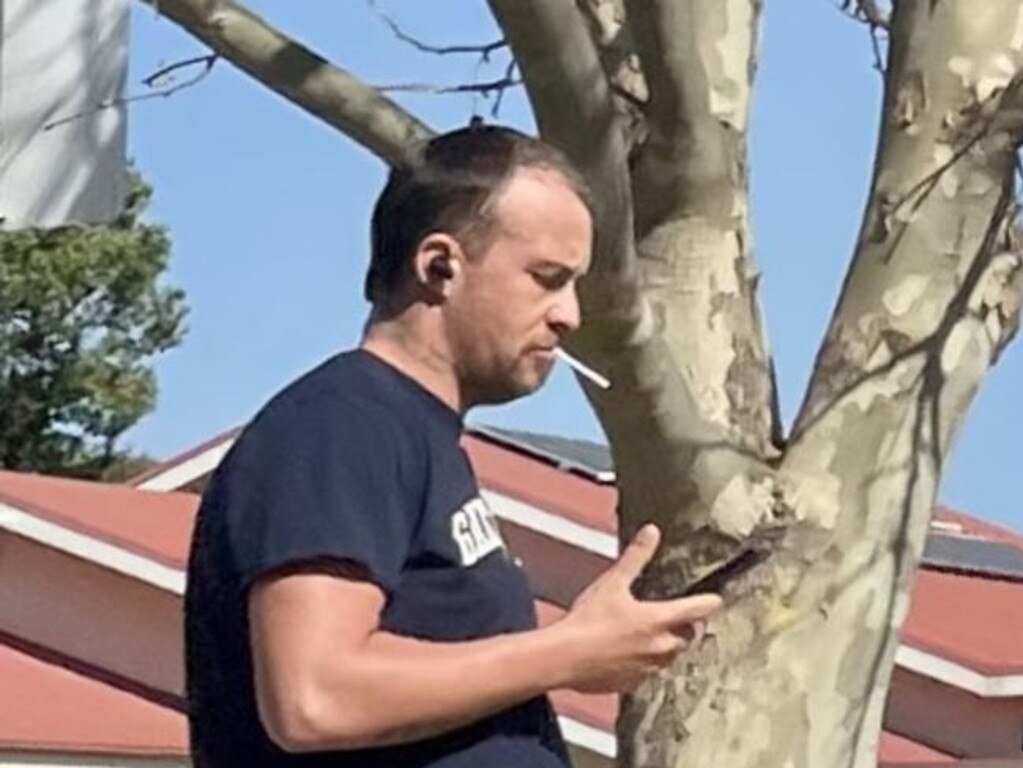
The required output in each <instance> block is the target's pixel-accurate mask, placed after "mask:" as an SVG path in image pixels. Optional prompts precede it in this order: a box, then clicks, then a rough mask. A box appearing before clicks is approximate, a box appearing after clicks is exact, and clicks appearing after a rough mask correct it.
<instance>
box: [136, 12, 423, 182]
mask: <svg viewBox="0 0 1023 768" xmlns="http://www.w3.org/2000/svg"><path fill="white" fill-rule="evenodd" d="M143 2H145V3H147V4H149V5H151V6H152V7H153V8H155V9H156V10H157V11H158V12H159V13H160V14H161V15H162V16H165V17H166V18H168V19H170V20H171V21H173V22H174V23H176V24H178V25H179V26H181V27H182V28H183V29H184V30H185V31H187V32H189V33H191V34H192V35H194V36H195V37H197V38H199V39H200V40H202V41H203V42H204V43H206V44H207V45H208V46H209V47H210V48H211V49H212V50H213V51H214V52H215V53H216V54H217V55H219V56H221V57H223V58H224V59H226V60H227V61H230V62H231V63H232V64H234V65H235V66H237V67H238V68H240V69H242V70H243V71H245V72H247V73H248V74H249V75H251V76H252V77H254V78H255V79H256V80H258V81H260V82H261V83H263V84H264V85H266V86H267V87H269V88H271V89H272V90H274V91H276V92H277V93H279V94H281V95H282V96H284V97H285V98H286V99H288V100H289V101H291V102H293V103H294V104H296V105H298V106H300V107H302V108H303V109H305V110H306V111H307V112H309V113H311V114H313V115H315V116H316V117H318V118H320V119H321V120H323V121H324V122H326V123H327V124H328V125H331V126H333V127H334V128H337V129H338V130H339V131H341V132H342V133H345V134H347V135H348V136H350V137H351V138H353V139H354V140H355V141H357V142H358V143H359V144H361V145H362V146H364V147H365V148H366V149H368V150H370V151H371V152H373V153H374V154H376V155H377V156H378V157H380V158H382V159H383V160H385V161H386V162H388V163H391V164H393V163H395V162H398V161H400V160H401V159H402V158H403V157H404V155H405V154H406V152H407V151H408V148H409V147H410V146H411V145H412V144H414V143H416V142H418V141H421V140H423V139H426V138H428V137H429V136H431V135H432V133H433V132H432V131H431V130H430V128H428V127H427V126H426V125H425V124H423V123H422V122H421V121H420V120H418V119H417V118H415V117H414V116H412V115H411V114H409V113H408V112H406V111H405V110H404V109H402V108H401V107H400V106H399V105H398V104H396V103H395V102H394V101H392V100H391V99H389V98H387V97H386V96H384V95H383V94H381V93H380V92H379V91H378V90H376V89H375V88H372V87H371V86H369V85H367V84H366V83H364V82H362V81H361V80H359V79H358V78H357V77H355V76H354V75H352V74H351V73H349V72H347V71H345V70H344V69H342V68H340V67H338V66H335V65H334V64H331V63H330V62H328V61H327V60H326V59H324V58H323V57H321V56H319V55H317V54H315V53H313V52H312V51H310V50H309V49H308V48H306V47H305V46H303V45H301V44H299V43H298V42H296V41H295V40H292V39H291V38H289V37H287V36H286V35H284V34H282V33H281V32H280V31H278V30H277V29H275V28H274V27H272V26H271V25H270V24H268V23H267V22H265V21H264V20H263V19H261V18H260V17H258V16H256V15H255V14H253V13H251V12H250V11H248V10H247V9H245V8H244V7H242V6H241V5H238V4H237V3H234V2H231V1H230V0H220V1H219V2H216V3H209V2H206V1H205V0H143Z"/></svg>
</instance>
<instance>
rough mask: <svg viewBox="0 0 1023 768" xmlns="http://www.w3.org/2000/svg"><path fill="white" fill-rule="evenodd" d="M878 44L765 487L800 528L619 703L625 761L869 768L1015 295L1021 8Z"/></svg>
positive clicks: (946, 7)
mask: <svg viewBox="0 0 1023 768" xmlns="http://www.w3.org/2000/svg"><path fill="white" fill-rule="evenodd" d="M891 34H892V48H891V54H890V62H889V68H888V72H887V78H886V96H885V120H884V125H883V129H882V134H881V138H880V144H879V151H878V158H877V164H876V168H875V179H874V184H873V188H872V192H871V198H870V202H869V205H868V209H867V212H866V215H865V223H864V225H863V230H862V233H861V237H860V241H859V244H858V247H857V252H856V255H855V257H854V260H853V264H852V267H851V269H850V273H849V276H848V278H847V281H846V285H845V287H844V290H843V293H842V297H841V300H840V302H839V306H838V308H837V310H836V314H835V317H834V319H833V321H832V324H831V328H830V331H829V333H828V335H827V338H826V340H825V342H824V345H823V347H822V350H821V352H820V356H819V359H818V365H817V367H816V370H815V373H814V377H813V381H812V383H811V386H810V390H809V393H808V395H807V400H806V403H805V405H804V407H803V409H802V412H801V414H800V417H799V419H798V422H797V426H796V430H795V433H794V435H793V439H792V441H791V443H790V445H789V447H788V449H787V451H786V453H785V456H784V458H783V460H782V462H781V463H780V466H779V467H778V469H777V472H776V474H775V475H774V476H773V486H772V487H773V493H774V504H775V505H776V507H775V509H776V512H780V513H781V514H782V515H783V516H788V515H791V517H792V518H793V519H794V520H795V523H794V524H792V525H791V526H789V527H788V528H786V529H785V532H784V534H783V535H782V537H781V542H780V543H779V544H778V545H777V547H776V551H775V554H774V555H773V556H772V558H771V560H769V561H768V564H767V565H765V568H764V571H763V572H762V573H760V574H758V575H754V576H751V578H750V580H749V581H748V582H747V583H746V585H745V588H744V589H743V590H742V593H741V597H739V599H738V600H737V602H736V603H735V604H734V605H733V606H732V608H731V609H730V610H729V611H728V613H727V615H726V616H725V617H723V618H722V619H721V620H720V621H719V622H715V626H714V627H713V632H712V637H711V638H710V639H709V640H708V642H707V643H705V644H704V646H702V647H701V648H700V649H697V650H696V651H695V652H694V653H693V654H692V655H691V656H690V657H688V658H686V659H684V660H682V661H680V663H679V665H678V666H677V667H676V669H674V670H672V672H671V673H669V674H667V675H664V676H663V677H661V678H660V679H658V680H656V681H653V682H652V683H651V684H650V685H648V686H647V687H646V689H644V690H643V691H641V692H639V693H638V694H637V695H636V696H635V697H632V698H630V700H629V702H628V705H627V707H626V710H625V717H624V718H623V721H622V723H621V728H620V737H621V741H622V743H623V748H624V749H623V751H624V759H623V764H625V765H630V766H650V767H651V768H652V767H653V766H658V767H660V766H675V765H678V766H681V765H690V764H695V763H701V764H705V763H706V764H722V765H729V766H764V765H794V766H853V765H855V766H867V765H873V764H875V761H876V745H877V738H878V733H879V731H880V726H881V715H882V711H883V703H884V699H885V695H886V693H887V681H888V679H889V676H890V672H891V668H892V665H893V663H894V654H895V648H896V643H897V637H898V634H897V633H898V629H899V627H900V626H901V623H902V621H903V619H904V617H905V613H906V609H907V595H908V590H909V585H910V578H911V575H912V573H913V571H914V569H915V568H916V565H917V564H918V562H919V559H920V556H921V554H922V551H923V546H924V541H925V538H926V533H927V527H928V523H929V520H930V514H931V509H932V508H933V504H934V497H935V493H936V489H937V483H938V479H939V477H940V472H941V468H942V464H943V462H944V459H945V458H946V456H947V455H948V450H949V444H950V442H951V439H952V437H953V435H954V433H955V430H956V428H957V427H958V426H959V424H960V423H961V421H962V418H963V416H964V414H965V412H966V409H967V407H968V405H969V403H970V400H971V399H972V397H973V394H974V393H975V391H976V388H977V386H978V384H979V383H980V380H981V378H982V377H983V375H984V374H985V373H986V371H987V370H988V368H989V367H990V366H991V364H992V363H993V362H994V360H995V359H996V357H997V355H998V352H999V351H1000V350H1001V349H1002V347H1003V346H1004V345H1005V343H1007V341H1008V340H1009V338H1010V337H1011V336H1012V334H1013V333H1014V331H1015V328H1016V326H1017V324H1018V320H1019V310H1020V292H1021V288H1023V285H1021V261H1020V251H1019V248H1018V243H1017V238H1016V235H1015V229H1014V226H1015V216H1016V205H1015V202H1014V174H1015V150H1016V148H1017V146H1018V145H1019V138H1020V119H1021V112H1020V109H1019V99H1020V92H1019V80H1020V72H1021V68H1023V5H1021V4H1019V3H1009V4H995V5H992V4H987V3H980V2H971V1H970V0H946V2H930V0H920V1H918V2H911V1H909V0H903V2H900V3H899V4H898V5H897V7H896V11H895V13H894V16H893V19H892V26H891ZM648 76H649V72H648ZM740 495H746V496H749V495H751V494H750V493H749V492H747V493H745V494H740ZM751 535H752V536H754V537H755V536H756V532H755V531H754V532H753V533H752V534H751Z"/></svg>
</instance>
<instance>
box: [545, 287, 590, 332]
mask: <svg viewBox="0 0 1023 768" xmlns="http://www.w3.org/2000/svg"><path fill="white" fill-rule="evenodd" d="M548 320H549V322H550V324H551V325H552V326H554V327H555V328H557V329H558V332H559V333H561V334H568V333H572V332H573V331H575V330H578V328H579V326H580V325H581V324H582V316H581V312H580V310H579V297H578V295H577V294H576V291H575V286H572V287H570V288H568V289H566V290H565V291H563V292H562V293H561V295H560V296H558V299H557V301H555V302H554V304H553V305H552V306H551V311H550V315H549V317H548Z"/></svg>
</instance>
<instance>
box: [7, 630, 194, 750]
mask: <svg viewBox="0 0 1023 768" xmlns="http://www.w3.org/2000/svg"><path fill="white" fill-rule="evenodd" d="M0 680H2V681H3V690H4V694H3V695H2V696H0V749H8V750H32V751H44V752H73V753H77V754H90V755H148V756H158V755H167V756H176V757H180V756H184V755H186V754H187V752H188V729H187V725H186V723H185V717H184V715H182V714H181V713H180V712H177V711H175V710H173V709H170V708H168V707H164V706H161V705H159V704H154V703H152V702H150V701H147V700H146V699H143V698H141V697H139V696H136V695H134V694H131V693H128V692H126V691H123V690H120V689H118V688H115V687H113V686H111V685H107V684H105V683H102V682H99V681H98V680H94V679H91V678H89V677H85V676H83V675H80V674H78V673H76V672H72V671H70V670H68V669H64V668H62V667H60V666H58V665H55V664H52V663H47V662H45V661H41V660H39V659H36V658H34V657H32V656H29V655H27V654H25V653H22V652H21V651H18V650H15V649H14V648H11V647H10V646H8V645H5V644H3V643H2V642H0Z"/></svg>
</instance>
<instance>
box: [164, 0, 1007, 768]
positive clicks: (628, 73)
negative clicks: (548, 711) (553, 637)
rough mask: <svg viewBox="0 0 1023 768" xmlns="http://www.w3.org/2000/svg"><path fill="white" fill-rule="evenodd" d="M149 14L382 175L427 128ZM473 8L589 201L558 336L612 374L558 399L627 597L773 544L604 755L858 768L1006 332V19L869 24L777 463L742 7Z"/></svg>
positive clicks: (185, 21)
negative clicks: (881, 38)
mask: <svg viewBox="0 0 1023 768" xmlns="http://www.w3.org/2000/svg"><path fill="white" fill-rule="evenodd" d="M148 1H149V2H151V3H152V4H153V5H154V7H156V8H157V9H158V10H159V11H160V12H161V13H163V14H165V15H166V16H168V17H169V18H172V19H173V20H174V21H176V22H177V23H178V24H180V25H182V26H183V27H184V28H185V29H187V30H188V31H190V32H191V33H193V34H195V35H196V36H197V37H199V38H200V39H202V40H204V41H206V42H207V43H208V44H209V45H210V46H211V47H212V48H213V49H214V50H215V51H216V52H217V53H219V54H220V55H221V56H223V57H225V58H227V59H228V60H230V61H232V62H234V63H235V64H237V65H238V66H239V67H241V68H242V69H244V70H245V71H246V72H249V73H250V74H251V75H253V76H254V77H255V78H256V79H258V80H260V81H261V82H263V83H265V84H266V85H268V86H269V87H271V88H273V89H274V90H276V91H277V92H279V93H281V94H283V95H284V96H285V97H286V98H289V99H291V100H292V101H294V102H295V103H296V104H298V105H300V106H302V107H303V108H305V109H307V110H309V111H311V112H312V113H314V114H316V115H318V116H320V117H321V118H322V119H324V120H325V121H326V122H328V123H329V124H331V125H334V126H335V127H337V128H338V129H339V130H341V131H343V132H345V133H347V134H348V135H351V136H353V137H354V138H355V139H356V140H357V141H359V142H360V143H361V144H362V145H363V146H365V147H367V148H369V149H370V150H371V151H373V152H375V153H376V154H378V155H379V156H380V157H382V158H383V159H384V160H386V161H387V162H392V163H393V162H395V161H396V160H399V159H400V158H401V156H402V154H403V153H404V151H405V148H406V147H407V145H408V144H409V142H412V141H416V140H419V139H421V138H423V137H424V136H427V135H429V129H427V128H426V127H425V126H423V125H422V124H421V123H420V122H419V121H418V120H416V119H415V118H413V117H411V116H410V115H407V114H406V113H404V112H403V111H402V110H401V109H400V108H399V107H398V106H397V105H395V104H394V103H393V102H391V101H389V100H387V99H385V98H384V97H383V96H382V95H380V94H379V93H376V92H374V91H373V90H372V89H371V88H368V87H367V86H365V85H364V84H362V83H360V82H359V81H358V80H357V79H356V78H354V76H352V75H351V74H349V73H347V72H345V71H343V70H340V69H338V68H337V67H334V66H333V65H331V64H328V63H327V62H325V61H324V60H323V59H321V58H319V57H317V56H316V55H315V54H312V53H311V52H309V51H307V50H305V49H304V48H302V47H301V46H299V45H298V44H296V43H295V42H294V41H291V40H289V39H288V38H286V37H285V36H283V35H282V34H281V33H279V32H277V31H276V30H274V29H272V28H271V27H269V25H267V24H266V22H264V21H262V20H261V19H259V18H258V17H255V16H254V15H252V14H251V13H248V12H247V11H245V10H244V9H242V8H241V7H240V6H238V5H237V4H235V3H232V2H228V0H213V1H209V0H160V2H159V3H158V4H157V3H156V2H154V0H148ZM489 4H490V7H491V9H492V11H493V13H494V15H495V17H496V18H497V21H498V23H499V24H500V25H501V27H502V29H503V30H504V32H505V34H506V36H507V39H508V42H509V43H510V45H511V47H512V50H513V52H514V54H515V56H516V59H517V62H518V65H519V67H520V69H521V71H522V74H523V78H524V81H525V84H526V87H527V90H528V93H529V97H530V100H531V102H532V104H533V107H534V110H535V112H536V117H537V121H538V123H539V125H540V127H541V131H542V133H543V135H544V137H545V138H547V139H548V140H549V141H551V142H552V143H554V144H556V145H558V146H560V147H561V148H562V149H564V150H565V151H566V153H567V154H568V155H569V156H570V157H571V158H572V159H573V160H574V161H575V163H576V164H577V165H578V166H579V168H580V170H581V171H582V172H583V173H584V174H585V175H586V176H587V178H588V180H589V182H590V183H591V185H592V187H593V188H594V190H595V192H596V213H597V237H596V245H595V259H594V268H593V270H592V273H591V275H590V276H589V277H588V278H587V280H586V281H585V284H584V286H583V291H582V300H583V306H584V314H585V317H586V323H585V325H584V327H583V330H582V332H581V333H580V334H579V335H578V338H576V339H574V340H573V342H572V344H573V346H574V347H575V348H576V349H577V350H579V351H581V352H582V353H583V354H584V355H585V356H586V357H587V358H588V359H589V360H591V361H593V362H594V363H595V364H596V365H597V366H598V367H600V368H602V369H604V370H605V371H606V372H607V373H609V374H610V377H611V379H612V380H613V381H614V386H613V387H612V389H611V390H610V391H608V392H606V393H605V392H600V391H597V390H594V389H593V388H592V387H590V386H589V385H586V384H584V390H585V391H586V394H587V396H588V398H589V399H590V401H591V402H592V403H593V405H594V407H595V408H596V410H597V412H598V414H599V416H600V419H601V422H602V424H603V425H604V427H605V429H606V431H607V433H608V435H609V437H610V440H611V447H612V451H613V454H614V458H615V463H616V467H617V477H618V488H619V492H620V499H621V509H620V513H621V525H620V528H621V532H622V536H623V538H625V537H628V536H630V535H631V533H632V532H633V531H634V530H636V529H637V528H638V527H639V526H640V525H641V524H642V523H643V522H646V521H648V520H654V521H656V522H658V523H659V524H660V526H661V528H662V530H663V531H664V533H665V544H664V546H663V547H662V551H661V553H660V554H659V556H658V559H657V560H656V561H655V563H653V565H652V567H651V568H650V569H649V571H648V573H647V575H646V576H645V577H644V579H643V583H642V585H641V589H642V591H643V592H644V593H645V594H646V595H649V596H663V595H667V594H672V593H674V592H675V591H677V589H678V587H679V585H680V584H682V583H685V582H688V581H690V580H692V579H693V578H694V577H696V576H699V575H700V574H701V573H702V572H704V571H706V570H708V569H709V568H711V567H713V566H714V565H715V564H717V563H720V562H721V561H722V560H723V559H725V558H727V557H728V556H729V555H731V554H732V553H734V552H735V551H736V550H737V549H738V548H739V547H741V546H743V544H751V543H753V544H757V545H760V546H764V547H769V548H770V549H771V551H772V554H771V556H770V558H769V559H768V560H767V561H766V562H765V563H763V564H762V565H761V566H759V567H758V568H756V569H754V570H753V571H751V572H750V573H749V574H747V575H746V576H744V577H742V578H741V579H739V580H738V581H737V582H736V583H735V584H734V585H732V586H731V587H729V588H728V591H727V598H728V603H729V607H728V610H726V611H724V612H723V613H722V614H721V615H720V616H719V617H718V618H716V619H714V620H713V621H712V622H711V625H710V627H709V629H708V634H707V636H706V638H705V639H704V640H703V642H701V643H700V644H698V645H697V646H696V647H694V648H693V649H692V650H691V651H690V652H689V653H688V654H686V655H685V656H683V657H681V658H680V659H679V660H678V662H677V663H676V664H675V665H674V666H673V667H672V668H671V669H670V670H667V671H665V672H664V673H663V674H661V675H659V676H657V677H656V678H655V679H653V680H651V681H650V682H649V683H648V684H646V685H645V686H643V688H642V689H640V690H639V691H637V692H636V693H635V695H633V696H629V697H626V698H625V702H624V706H623V710H622V716H621V719H620V722H619V728H618V732H619V740H620V745H621V748H620V755H621V758H620V761H621V764H622V765H623V766H630V767H635V768H639V767H640V766H643V767H645V768H674V766H695V765H701V766H702V765H720V766H727V767H728V768H743V767H745V766H750V767H751V768H752V767H753V766H757V768H765V767H770V766H806V767H807V768H845V767H846V766H857V768H859V767H860V766H863V767H865V766H873V765H874V764H875V762H876V746H877V739H878V736H879V732H880V726H881V715H882V710H883V704H884V699H885V695H886V693H887V685H888V680H889V677H890V673H891V669H892V665H893V663H894V653H895V648H896V644H897V641H898V631H899V628H900V626H901V623H902V620H903V618H904V616H905V613H906V603H907V596H908V594H909V588H910V581H911V578H912V574H913V572H914V570H915V568H916V566H917V564H918V562H919V559H920V556H921V553H922V550H923V546H924V541H925V538H926V534H927V529H928V525H929V520H930V515H931V509H932V506H933V503H934V498H935V493H936V489H937V485H938V480H939V477H940V474H941V468H942V464H943V462H944V460H945V458H946V457H947V455H948V451H949V445H950V442H951V440H952V437H953V436H954V434H955V431H956V429H957V428H958V426H959V425H960V423H961V422H962V419H963V417H964V415H965V413H966V410H967V408H968V406H969V404H970V401H971V399H972V397H973V395H974V393H975V391H976V389H977V386H978V385H979V383H980V381H981V379H982V378H983V376H984V374H985V373H986V371H987V370H988V369H989V367H990V366H991V365H992V364H993V363H994V361H995V360H996V359H997V356H998V354H999V353H1000V351H1001V350H1002V348H1003V347H1004V345H1005V344H1006V343H1008V341H1009V340H1010V339H1011V337H1012V336H1013V334H1014V332H1015V330H1016V327H1017V325H1018V322H1019V314H1020V302H1021V295H1023V266H1021V258H1020V249H1019V245H1018V237H1017V233H1016V213H1017V206H1016V203H1015V199H1016V196H1015V187H1014V184H1015V154H1016V150H1017V148H1018V146H1019V144H1020V133H1021V124H1023V85H1021V82H1023V76H1021V72H1023V0H1004V1H1003V2H994V1H993V0H899V2H897V3H896V4H895V12H894V14H893V17H892V19H891V22H890V28H889V33H890V41H891V42H890V55H889V62H888V68H887V72H886V78H885V98H884V112H883V119H882V127H881V135H880V140H879V145H878V152H877V159H876V163H875V172H874V180H873V186H872V190H871V194H870V199H869V202H868V205H867V210H866V213H865V216H864V223H863V226H862V230H861V234H860V238H859V242H858V244H857V248H856V253H855V255H854V258H853V262H852V265H851V268H850V271H849V274H848V276H847V279H846V283H845V286H844V288H843V292H842V295H841V298H840V300H839V303H838V307H837V309H836V311H835V315H834V318H833V320H832V323H831V326H830V329H829V331H828V333H827V336H826V338H825V340H824V343H823V345H822V347H821V350H820V353H819V356H818V360H817V366H816V369H815V371H814V374H813V379H812V381H811V385H810V388H809V391H808V393H807V396H806V400H805V402H804V405H803V408H802V410H801V412H800V415H799V417H798V418H797V421H796V426H795V428H794V431H793V435H792V437H791V438H790V439H789V441H788V443H787V444H786V443H785V441H783V439H782V436H781V434H780V431H781V430H780V426H779V418H778V413H777V404H776V402H777V395H776V392H775V385H774V379H773V374H772V366H771V362H770V356H769V353H768V345H767V342H766V339H765V338H764V333H763V330H762V323H761V320H760V314H759V308H758V306H757V300H756V283H757V280H756V269H755V267H754V265H753V261H752V236H751V233H750V225H749V201H748V198H749V190H748V177H747V170H746V168H747V161H746V146H747V138H746V126H747V123H748V116H749V107H750V94H751V91H752V84H753V74H754V70H755V66H754V64H755V60H756V55H755V54H756V41H757V37H758V19H759V10H760V2H759V0H685V1H682V0H489ZM872 5H873V4H872ZM794 204H798V200H796V201H795V202H794Z"/></svg>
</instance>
